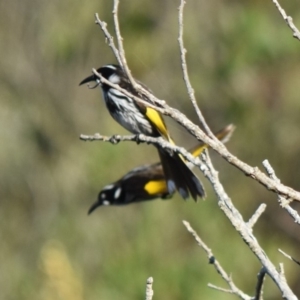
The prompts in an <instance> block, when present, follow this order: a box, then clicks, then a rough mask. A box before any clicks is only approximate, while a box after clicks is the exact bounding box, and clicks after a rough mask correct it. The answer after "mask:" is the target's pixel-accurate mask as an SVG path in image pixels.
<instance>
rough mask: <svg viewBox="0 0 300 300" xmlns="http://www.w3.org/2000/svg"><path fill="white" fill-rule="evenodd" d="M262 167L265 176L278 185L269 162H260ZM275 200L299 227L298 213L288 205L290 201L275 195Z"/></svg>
mask: <svg viewBox="0 0 300 300" xmlns="http://www.w3.org/2000/svg"><path fill="white" fill-rule="evenodd" d="M262 164H263V166H264V167H265V169H266V171H267V174H268V175H269V177H270V178H271V179H273V180H274V181H275V182H278V183H280V180H279V179H278V177H277V176H276V174H275V171H274V169H273V168H272V166H271V164H270V163H269V161H268V160H267V159H265V160H264V161H263V162H262ZM277 196H278V197H277V199H278V202H279V204H280V206H281V207H282V208H284V209H285V210H286V211H287V212H288V214H289V215H290V216H291V217H292V218H293V219H294V220H295V223H297V224H298V225H300V216H299V214H298V212H297V211H296V210H294V209H293V208H292V207H291V206H290V205H289V203H290V202H291V201H290V200H287V199H286V198H285V197H282V196H280V195H279V194H278V195H277Z"/></svg>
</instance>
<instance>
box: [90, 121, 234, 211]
mask: <svg viewBox="0 0 300 300" xmlns="http://www.w3.org/2000/svg"><path fill="white" fill-rule="evenodd" d="M234 129H235V126H234V125H232V124H230V125H228V126H226V127H225V128H223V129H222V130H220V131H218V132H217V133H216V134H215V135H216V137H217V138H218V139H219V140H220V141H221V142H222V143H227V142H228V141H229V139H230V137H231V135H232V133H233V131H234ZM207 147H208V146H207V145H206V144H203V143H200V144H198V145H197V146H196V147H194V148H192V149H190V153H191V154H192V155H193V156H194V157H197V156H199V155H200V154H201V153H202V152H203V150H204V149H206V148H207ZM189 167H190V168H192V167H193V165H192V164H191V165H190V166H189ZM172 196H173V194H170V193H169V191H168V188H167V183H166V178H165V175H164V172H163V168H162V165H161V163H155V164H151V165H144V166H140V167H137V168H134V169H133V170H131V171H129V172H128V173H127V174H125V175H124V176H123V177H122V178H120V179H119V180H117V181H115V182H113V183H111V184H108V185H106V186H105V187H104V188H103V189H102V190H101V191H100V193H99V194H98V198H97V201H96V202H95V203H93V205H92V206H91V207H90V209H89V211H88V213H89V214H90V213H92V212H93V211H94V210H95V209H96V208H97V207H99V206H107V205H113V206H121V205H127V204H130V203H137V202H143V201H149V200H154V199H157V198H162V199H170V198H172Z"/></svg>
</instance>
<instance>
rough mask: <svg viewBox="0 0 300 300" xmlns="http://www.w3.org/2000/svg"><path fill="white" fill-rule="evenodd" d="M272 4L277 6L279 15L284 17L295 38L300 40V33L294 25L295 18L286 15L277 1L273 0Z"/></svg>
mask: <svg viewBox="0 0 300 300" xmlns="http://www.w3.org/2000/svg"><path fill="white" fill-rule="evenodd" d="M272 2H273V3H274V4H275V6H276V8H277V9H278V11H279V13H280V14H281V16H282V17H283V19H284V21H285V22H286V23H287V25H288V26H289V27H290V29H291V30H292V32H293V37H294V38H296V39H297V40H300V31H299V30H298V28H297V27H296V26H295V24H294V23H293V18H292V17H290V16H288V15H287V14H286V12H285V10H284V9H283V8H282V7H281V6H280V4H279V2H278V1H277V0H272Z"/></svg>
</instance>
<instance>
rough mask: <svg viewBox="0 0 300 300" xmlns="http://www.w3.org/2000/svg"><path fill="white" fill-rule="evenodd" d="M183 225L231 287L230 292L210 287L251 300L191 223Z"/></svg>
mask: <svg viewBox="0 0 300 300" xmlns="http://www.w3.org/2000/svg"><path fill="white" fill-rule="evenodd" d="M182 223H183V225H184V226H185V227H186V229H187V231H188V232H190V233H191V234H192V235H193V237H194V239H195V240H196V242H197V244H198V245H199V246H200V247H201V248H202V249H203V250H204V251H205V252H206V254H207V257H208V261H209V263H210V264H213V265H214V267H215V269H216V271H217V272H218V273H219V274H220V275H221V277H222V278H223V280H224V281H225V282H226V283H227V284H228V285H229V287H230V290H226V289H223V288H220V287H216V286H214V285H212V284H209V285H208V286H209V287H211V288H214V289H217V290H219V291H222V292H226V293H231V294H235V295H237V296H239V297H240V298H241V299H244V300H251V299H253V298H252V297H250V296H248V295H247V294H245V293H244V292H242V291H241V290H240V289H239V288H237V287H236V285H235V284H234V283H233V281H232V278H231V276H229V275H228V274H227V273H226V272H225V270H224V269H223V268H222V266H221V265H220V263H219V262H218V261H217V260H216V259H215V256H214V254H213V252H212V251H211V249H210V248H209V247H208V246H207V245H206V244H205V243H204V242H203V241H202V240H201V238H200V237H199V235H198V234H197V233H196V231H195V230H194V229H193V228H192V227H191V225H190V223H189V222H187V221H182Z"/></svg>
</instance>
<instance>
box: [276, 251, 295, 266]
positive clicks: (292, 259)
mask: <svg viewBox="0 0 300 300" xmlns="http://www.w3.org/2000/svg"><path fill="white" fill-rule="evenodd" d="M278 251H279V252H280V253H281V254H283V255H284V256H285V257H287V258H288V259H290V260H291V261H293V262H295V263H296V264H297V265H300V261H298V260H296V259H295V258H293V257H292V256H290V255H288V254H287V253H285V252H284V251H282V250H281V249H278Z"/></svg>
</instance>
